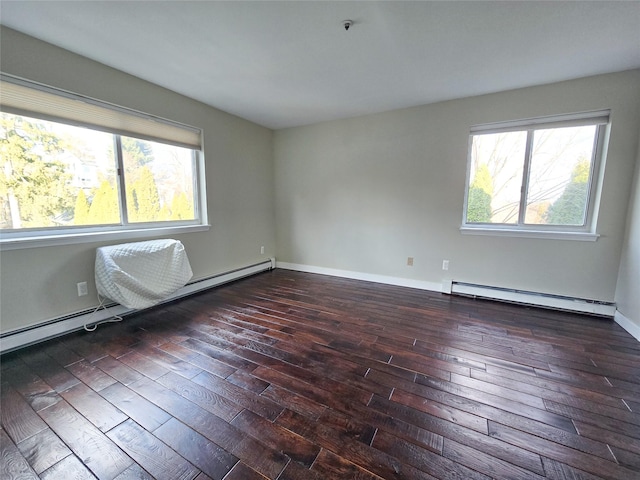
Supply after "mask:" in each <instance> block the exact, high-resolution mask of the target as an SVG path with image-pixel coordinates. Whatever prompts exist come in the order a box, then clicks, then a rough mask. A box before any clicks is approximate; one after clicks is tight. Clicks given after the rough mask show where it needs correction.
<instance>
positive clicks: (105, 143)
mask: <svg viewBox="0 0 640 480" xmlns="http://www.w3.org/2000/svg"><path fill="white" fill-rule="evenodd" d="M114 139H115V137H114V135H111V134H109V133H103V132H98V131H95V130H90V129H86V128H80V127H74V126H70V125H64V124H60V123H55V122H48V121H43V120H37V119H33V118H28V117H24V116H19V115H12V114H8V113H4V112H3V113H0V228H2V229H8V230H17V229H27V228H46V227H53V228H55V227H58V228H60V227H72V226H90V225H105V224H120V223H121V219H120V201H119V199H120V198H121V197H120V194H119V187H118V182H117V176H116V165H117V162H116V157H115V149H114V145H115V143H114ZM121 141H122V153H123V163H124V167H125V168H124V170H125V171H124V175H125V185H126V188H125V190H126V199H127V214H128V217H129V221H130V222H152V221H173V220H188V219H194V218H195V210H194V205H193V198H194V190H193V180H194V178H193V175H194V172H193V161H192V151H191V150H189V149H185V148H179V147H174V146H171V145H165V144H161V143H157V142H148V141H143V140H138V139H134V138H128V137H121Z"/></svg>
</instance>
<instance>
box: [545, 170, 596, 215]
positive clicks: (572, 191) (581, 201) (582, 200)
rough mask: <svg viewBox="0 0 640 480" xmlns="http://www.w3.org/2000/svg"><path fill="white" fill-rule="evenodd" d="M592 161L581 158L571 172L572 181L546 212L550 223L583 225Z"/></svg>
mask: <svg viewBox="0 0 640 480" xmlns="http://www.w3.org/2000/svg"><path fill="white" fill-rule="evenodd" d="M589 170H590V163H589V162H588V161H587V160H584V159H583V160H581V161H579V162H578V163H577V165H576V166H575V167H574V169H573V171H572V172H571V182H570V183H568V184H567V186H566V187H565V189H564V191H563V192H562V195H560V197H559V198H558V199H557V200H556V201H555V202H553V203H552V204H551V206H550V207H549V210H547V212H546V214H545V220H546V223H547V224H550V225H582V224H583V223H584V214H585V208H586V205H587V190H588V186H589Z"/></svg>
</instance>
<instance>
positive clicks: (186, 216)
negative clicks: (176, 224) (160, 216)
mask: <svg viewBox="0 0 640 480" xmlns="http://www.w3.org/2000/svg"><path fill="white" fill-rule="evenodd" d="M192 219H193V206H192V205H191V202H189V200H188V199H187V195H186V194H185V193H184V192H180V193H179V194H177V195H174V196H173V199H172V200H171V217H170V220H192Z"/></svg>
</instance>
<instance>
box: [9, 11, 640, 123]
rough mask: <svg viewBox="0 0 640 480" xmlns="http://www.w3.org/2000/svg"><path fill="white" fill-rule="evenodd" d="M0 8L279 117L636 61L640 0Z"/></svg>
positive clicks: (459, 92)
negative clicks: (347, 23) (346, 23)
mask: <svg viewBox="0 0 640 480" xmlns="http://www.w3.org/2000/svg"><path fill="white" fill-rule="evenodd" d="M345 19H351V20H354V22H355V24H354V25H353V27H351V29H350V30H349V31H348V32H347V31H345V30H344V28H343V27H342V21H343V20H345ZM0 22H1V23H2V24H4V25H6V26H8V27H11V28H13V29H15V30H18V31H21V32H24V33H26V34H28V35H31V36H34V37H37V38H39V39H41V40H44V41H47V42H49V43H52V44H54V45H58V46H60V47H63V48H66V49H68V50H71V51H73V52H76V53H78V54H80V55H84V56H86V57H89V58H92V59H94V60H97V61H99V62H101V63H104V64H106V65H109V66H112V67H114V68H117V69H119V70H122V71H125V72H127V73H130V74H132V75H135V76H137V77H140V78H143V79H145V80H148V81H150V82H153V83H155V84H158V85H161V86H163V87H166V88H168V89H171V90H174V91H176V92H179V93H182V94H184V95H186V96H189V97H192V98H195V99H197V100H200V101H202V102H204V103H207V104H209V105H212V106H214V107H217V108H219V109H221V110H224V111H227V112H230V113H233V114H235V115H238V116H240V117H243V118H246V119H248V120H251V121H253V122H256V123H258V124H261V125H264V126H266V127H269V128H273V129H278V128H284V127H291V126H297V125H305V124H310V123H316V122H320V121H325V120H332V119H337V118H345V117H352V116H358V115H363V114H367V113H373V112H380V111H386V110H392V109H396V108H401V107H407V106H414V105H422V104H427V103H433V102H437V101H441V100H447V99H452V98H461V97H466V96H471V95H478V94H484V93H490V92H497V91H501V90H507V89H513V88H519V87H525V86H530V85H539V84H544V83H550V82H556V81H560V80H567V79H572V78H578V77H583V76H588V75H594V74H599V73H606V72H613V71H621V70H627V69H631V68H638V67H640V2H639V1H631V2H618V1H605V2H586V1H578V2H543V1H518V2H516V1H513V2H485V1H473V2H458V1H448V2H429V1H415V2H398V1H383V2H349V1H339V2H336V1H285V2H280V1H278V2H276V1H257V2H248V1H227V2H213V1H196V2H192V1H128V2H127V1H106V2H104V1H80V2H78V1H71V2H67V1H55V0H53V1H12V0H2V1H1V2H0Z"/></svg>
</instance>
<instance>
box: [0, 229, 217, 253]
mask: <svg viewBox="0 0 640 480" xmlns="http://www.w3.org/2000/svg"><path fill="white" fill-rule="evenodd" d="M210 228H211V226H210V225H175V226H170V227H152V228H130V229H126V230H109V231H102V232H83V233H69V234H65V235H49V236H42V235H41V236H37V237H14V238H6V237H5V238H1V239H0V251H5V250H20V249H24V248H37V247H53V246H59V245H73V244H78V243H91V242H104V241H109V242H110V241H113V240H136V239H139V238H148V237H162V236H165V235H179V234H183V233H193V232H206V231H208V230H209V229H210Z"/></svg>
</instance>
